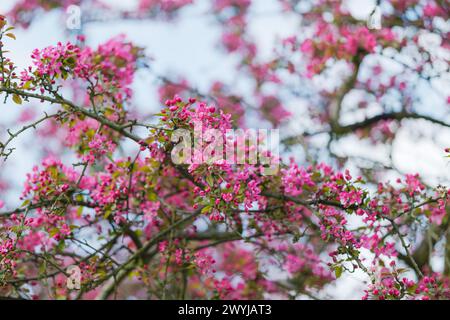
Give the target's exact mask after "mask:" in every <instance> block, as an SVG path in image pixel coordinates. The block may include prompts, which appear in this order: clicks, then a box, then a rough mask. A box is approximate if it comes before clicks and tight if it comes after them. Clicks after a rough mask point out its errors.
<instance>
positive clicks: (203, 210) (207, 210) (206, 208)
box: [201, 206, 212, 213]
mask: <svg viewBox="0 0 450 320" xmlns="http://www.w3.org/2000/svg"><path fill="white" fill-rule="evenodd" d="M211 209H212V207H211V206H206V207H204V208H203V209H202V211H201V213H208V212H210V211H211Z"/></svg>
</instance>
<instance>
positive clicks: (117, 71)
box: [20, 36, 142, 108]
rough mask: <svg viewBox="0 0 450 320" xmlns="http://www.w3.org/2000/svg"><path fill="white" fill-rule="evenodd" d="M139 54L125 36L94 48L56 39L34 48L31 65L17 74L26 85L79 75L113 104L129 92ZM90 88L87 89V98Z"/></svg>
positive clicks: (75, 77) (48, 82) (118, 102)
mask: <svg viewBox="0 0 450 320" xmlns="http://www.w3.org/2000/svg"><path fill="white" fill-rule="evenodd" d="M141 56H142V53H141V50H140V49H139V48H137V47H135V46H133V45H132V44H131V43H129V42H127V41H126V40H125V37H124V36H118V37H115V38H113V39H111V40H109V41H107V42H106V43H104V44H101V45H100V46H99V47H98V48H97V50H92V49H91V48H90V47H85V48H80V47H78V46H76V45H74V44H72V43H70V42H68V43H66V44H62V43H58V45H57V46H49V47H47V48H44V49H42V50H39V49H36V50H34V51H33V54H32V56H31V57H32V60H33V66H34V68H32V67H29V68H28V70H25V71H23V72H22V73H21V75H20V80H21V81H22V83H21V85H22V87H24V88H25V89H34V88H35V87H38V88H39V87H40V88H41V89H40V90H41V92H44V87H45V86H52V85H54V84H55V83H56V81H57V80H58V79H59V78H62V79H63V80H65V79H67V78H68V77H69V76H70V77H72V78H73V79H82V80H84V81H86V80H87V81H89V82H90V83H91V84H92V88H90V90H92V91H93V92H94V93H95V94H98V95H105V96H108V95H109V96H111V98H112V99H113V103H114V105H113V107H116V108H119V107H120V104H121V103H122V102H123V101H124V100H125V99H127V98H129V97H130V96H131V94H132V91H131V88H130V86H131V84H132V82H133V76H134V71H135V70H136V68H137V60H138V58H139V57H141ZM89 94H92V92H86V99H85V100H87V101H89V99H88V98H87V97H89Z"/></svg>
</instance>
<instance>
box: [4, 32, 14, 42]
mask: <svg viewBox="0 0 450 320" xmlns="http://www.w3.org/2000/svg"><path fill="white" fill-rule="evenodd" d="M5 36H7V37H10V38H11V39H14V40H16V36H15V35H14V34H13V33H11V32H9V33H7V34H5Z"/></svg>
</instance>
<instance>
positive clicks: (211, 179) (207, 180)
mask: <svg viewBox="0 0 450 320" xmlns="http://www.w3.org/2000/svg"><path fill="white" fill-rule="evenodd" d="M206 182H207V183H208V185H209V186H210V187H213V186H214V179H213V177H212V176H206Z"/></svg>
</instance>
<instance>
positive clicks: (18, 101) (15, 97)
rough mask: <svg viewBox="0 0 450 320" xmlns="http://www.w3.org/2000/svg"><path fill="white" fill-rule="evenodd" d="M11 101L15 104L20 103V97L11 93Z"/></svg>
mask: <svg viewBox="0 0 450 320" xmlns="http://www.w3.org/2000/svg"><path fill="white" fill-rule="evenodd" d="M12 99H13V101H14V102H15V103H17V104H22V98H21V97H20V96H19V95H18V94H13V97H12Z"/></svg>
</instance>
